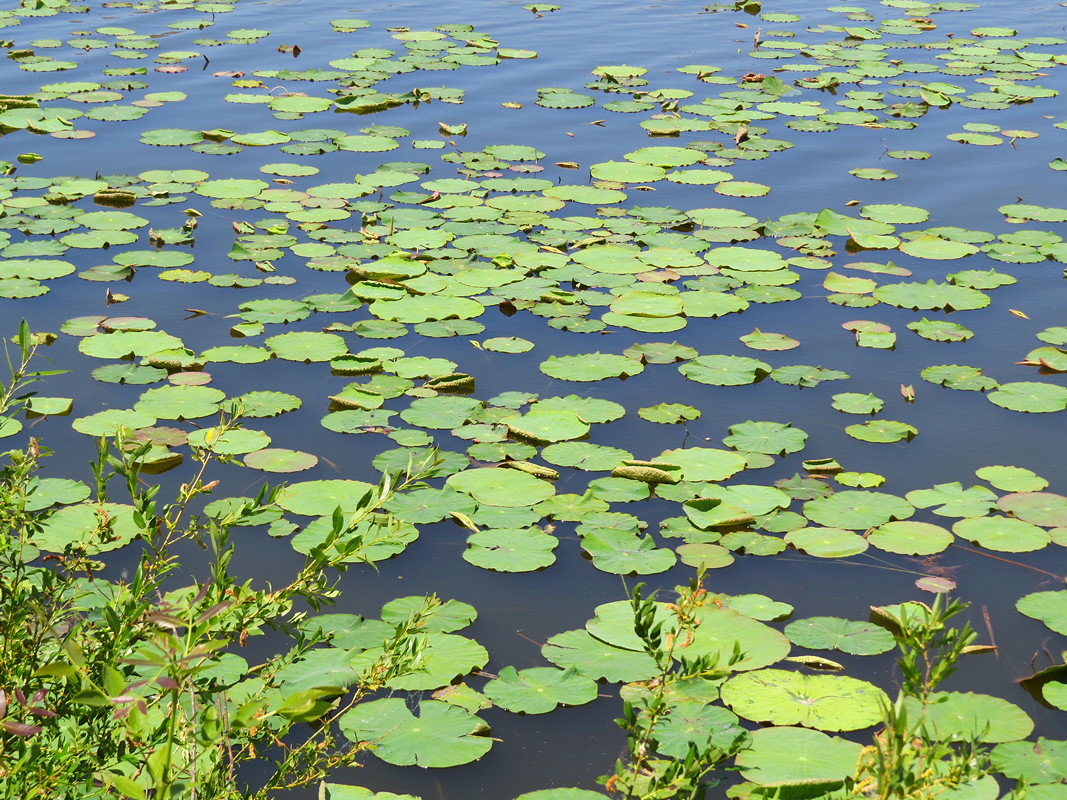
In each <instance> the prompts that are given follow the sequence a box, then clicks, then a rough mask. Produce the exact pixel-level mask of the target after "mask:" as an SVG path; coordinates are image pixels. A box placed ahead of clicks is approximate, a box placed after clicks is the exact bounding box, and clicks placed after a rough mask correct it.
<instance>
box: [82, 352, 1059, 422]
mask: <svg viewBox="0 0 1067 800" xmlns="http://www.w3.org/2000/svg"><path fill="white" fill-rule="evenodd" d="M82 341H85V340H84V339H83V340H82ZM987 397H988V398H989V402H991V403H993V404H994V405H998V406H1000V407H1001V408H1007V409H1010V410H1012V411H1024V412H1027V413H1030V414H1047V413H1051V412H1056V411H1063V410H1064V409H1065V408H1067V386H1058V385H1056V384H1053V383H1038V382H1036V381H1017V382H1015V383H1002V384H1000V386H998V387H997V388H996V389H994V390H993V391H992V392H990V393H989V394H988V395H987Z"/></svg>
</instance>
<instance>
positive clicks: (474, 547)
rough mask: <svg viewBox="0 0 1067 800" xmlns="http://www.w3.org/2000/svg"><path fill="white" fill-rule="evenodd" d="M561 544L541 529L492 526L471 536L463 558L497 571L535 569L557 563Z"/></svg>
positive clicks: (529, 570)
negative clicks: (557, 554) (558, 547)
mask: <svg viewBox="0 0 1067 800" xmlns="http://www.w3.org/2000/svg"><path fill="white" fill-rule="evenodd" d="M557 544H559V542H558V540H557V539H556V538H555V537H554V536H550V535H548V534H547V533H545V532H544V531H542V530H540V529H539V528H511V529H508V528H490V529H488V530H484V531H480V532H479V533H474V534H471V535H470V536H468V537H467V548H468V549H467V550H465V551H464V552H463V560H464V561H466V562H468V563H470V564H474V566H476V567H481V568H482V569H491V570H495V571H497V572H532V571H534V570H538V569H542V568H544V567H547V566H550V565H551V564H552V563H554V562H555V560H556V556H555V555H554V554H553V552H552V551H553V550H555V549H556V545H557Z"/></svg>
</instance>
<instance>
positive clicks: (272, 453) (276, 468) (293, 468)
mask: <svg viewBox="0 0 1067 800" xmlns="http://www.w3.org/2000/svg"><path fill="white" fill-rule="evenodd" d="M318 463H319V459H318V456H315V455H312V454H311V453H305V452H302V451H300V450H287V449H285V448H282V447H267V448H264V449H261V450H257V451H256V452H254V453H249V454H248V455H246V456H245V457H244V464H245V466H246V467H251V468H252V469H259V470H263V471H264V472H302V471H303V470H306V469H311V468H312V467H314V466H315V465H316V464H318Z"/></svg>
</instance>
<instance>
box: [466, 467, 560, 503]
mask: <svg viewBox="0 0 1067 800" xmlns="http://www.w3.org/2000/svg"><path fill="white" fill-rule="evenodd" d="M447 484H448V485H449V486H451V487H452V488H453V489H456V490H457V491H461V492H466V493H467V494H469V495H471V496H472V497H473V498H474V499H475V500H477V501H478V502H479V503H483V504H485V505H487V506H505V507H509V508H517V507H521V506H530V505H533V504H535V503H539V502H541V501H542V500H546V499H548V498H549V497H551V496H552V495H553V494H555V493H556V490H555V489H554V488H553V486H552V484H551V483H549V482H548V481H545V480H541V479H540V478H536V477H534V476H533V475H529V474H527V473H525V472H520V471H519V470H514V469H502V468H499V467H497V468H492V467H482V468H478V469H468V470H464V471H463V472H457V473H456V474H454V475H451V476H449V478H448V481H447Z"/></svg>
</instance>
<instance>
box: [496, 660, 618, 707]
mask: <svg viewBox="0 0 1067 800" xmlns="http://www.w3.org/2000/svg"><path fill="white" fill-rule="evenodd" d="M485 694H486V696H487V697H488V698H489V699H490V700H492V701H493V702H494V703H495V704H496V705H498V706H500V707H501V708H503V709H505V710H507V711H512V712H515V713H522V714H544V713H547V712H549V711H552V710H553V709H554V708H556V706H558V705H567V706H580V705H584V704H585V703H589V702H591V701H593V700H595V699H596V696H597V685H596V682H595V681H593V680H592V679H590V678H587V677H584V676H583V675H581V674H580V673H579V672H578V671H577V670H574V669H573V668H572V669H570V670H560V669H556V668H554V667H531V668H530V669H524V670H522V671H521V672H520V671H518V670H516V669H515V668H514V667H510V666H508V667H504V668H503V669H501V670H500V671H499V672H498V673H497V677H496V678H495V679H493V680H492V681H490V682H489V683H488V684H486V687H485Z"/></svg>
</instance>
